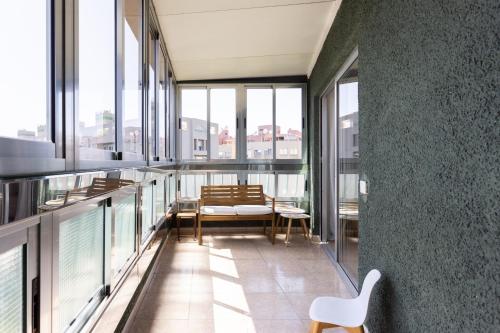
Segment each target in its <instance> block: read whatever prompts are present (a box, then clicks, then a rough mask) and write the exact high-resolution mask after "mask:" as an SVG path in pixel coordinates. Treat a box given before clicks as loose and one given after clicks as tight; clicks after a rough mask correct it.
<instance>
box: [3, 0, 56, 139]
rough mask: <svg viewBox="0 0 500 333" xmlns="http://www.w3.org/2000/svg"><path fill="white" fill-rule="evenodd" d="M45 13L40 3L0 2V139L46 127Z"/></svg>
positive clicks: (36, 1) (32, 0)
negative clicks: (1, 48) (42, 126)
mask: <svg viewBox="0 0 500 333" xmlns="http://www.w3.org/2000/svg"><path fill="white" fill-rule="evenodd" d="M45 13H46V1H43V0H26V1H2V2H0V43H1V45H4V46H6V45H7V46H8V47H7V48H5V49H3V50H2V52H0V73H1V77H0V91H1V96H0V115H1V118H0V119H1V120H0V136H8V137H17V131H18V130H19V129H27V130H31V131H35V132H36V128H37V126H38V125H40V124H45V123H46V114H47V113H46V112H47V73H46V70H47V67H46V61H47V54H46V52H47V49H46V45H47V44H46V40H47V39H46V38H47V36H46V25H47V18H46V16H45ZM20 18H22V20H20ZM20 22H22V24H21V23H20ZM13 29H14V30H16V33H13ZM19 36H23V38H19ZM27 91H29V92H30V93H29V95H27V93H26V92H27Z"/></svg>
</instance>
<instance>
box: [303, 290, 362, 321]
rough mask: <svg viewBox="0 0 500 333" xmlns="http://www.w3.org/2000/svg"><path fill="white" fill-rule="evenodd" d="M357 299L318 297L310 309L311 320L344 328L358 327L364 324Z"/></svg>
mask: <svg viewBox="0 0 500 333" xmlns="http://www.w3.org/2000/svg"><path fill="white" fill-rule="evenodd" d="M357 303H358V302H356V301H355V299H343V298H337V297H317V298H316V299H315V300H314V301H313V302H312V304H311V307H310V308H309V317H311V320H315V321H319V322H322V323H330V324H335V325H339V326H343V327H358V326H360V325H362V324H363V320H364V318H360V309H359V305H358V304H357Z"/></svg>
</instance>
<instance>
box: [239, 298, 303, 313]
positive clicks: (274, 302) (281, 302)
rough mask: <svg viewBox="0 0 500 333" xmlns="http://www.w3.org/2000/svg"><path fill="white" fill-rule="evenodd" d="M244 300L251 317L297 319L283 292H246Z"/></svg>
mask: <svg viewBox="0 0 500 333" xmlns="http://www.w3.org/2000/svg"><path fill="white" fill-rule="evenodd" d="M246 301H247V303H248V308H249V315H250V317H252V318H253V319H299V317H298V316H297V314H296V313H295V310H294V309H293V307H292V305H291V303H290V302H289V300H288V299H287V297H286V296H285V295H284V294H279V293H268V294H267V293H266V294H247V295H246Z"/></svg>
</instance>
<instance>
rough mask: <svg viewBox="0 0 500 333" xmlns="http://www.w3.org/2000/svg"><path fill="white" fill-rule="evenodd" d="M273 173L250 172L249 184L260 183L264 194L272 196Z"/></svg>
mask: <svg viewBox="0 0 500 333" xmlns="http://www.w3.org/2000/svg"><path fill="white" fill-rule="evenodd" d="M274 182H275V180H274V174H272V173H250V174H248V184H249V185H262V189H263V191H264V193H265V194H267V195H270V196H272V197H274V184H275V183H274Z"/></svg>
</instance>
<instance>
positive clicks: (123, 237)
mask: <svg viewBox="0 0 500 333" xmlns="http://www.w3.org/2000/svg"><path fill="white" fill-rule="evenodd" d="M114 225H115V227H114V237H113V250H112V251H111V270H112V276H116V275H117V274H119V273H120V272H121V271H122V269H123V268H125V265H126V263H127V261H128V260H129V259H130V257H132V255H133V254H134V251H135V194H132V195H130V196H129V197H128V198H126V199H123V200H122V201H120V202H119V203H118V204H117V205H116V206H115V221H114Z"/></svg>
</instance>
